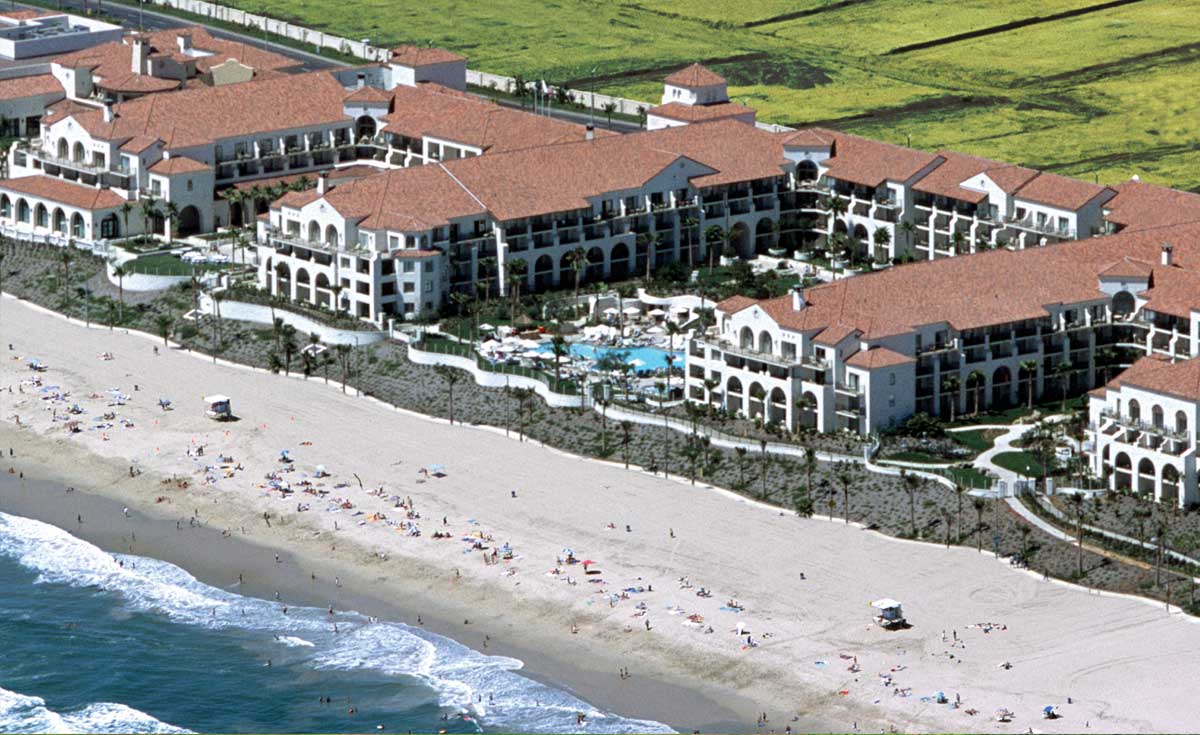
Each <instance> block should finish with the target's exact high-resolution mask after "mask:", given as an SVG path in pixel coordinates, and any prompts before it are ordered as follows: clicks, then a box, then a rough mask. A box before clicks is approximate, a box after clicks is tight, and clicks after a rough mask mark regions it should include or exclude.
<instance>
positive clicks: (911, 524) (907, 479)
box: [900, 470, 922, 538]
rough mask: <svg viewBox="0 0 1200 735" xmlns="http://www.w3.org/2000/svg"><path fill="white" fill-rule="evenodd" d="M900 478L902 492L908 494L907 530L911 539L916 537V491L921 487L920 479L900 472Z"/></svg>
mask: <svg viewBox="0 0 1200 735" xmlns="http://www.w3.org/2000/svg"><path fill="white" fill-rule="evenodd" d="M900 478H901V479H902V480H903V481H904V491H905V492H906V493H908V528H909V533H910V534H911V535H912V537H913V538H916V537H917V490H918V489H919V488H920V487H921V482H922V480H921V478H920V477H917V476H916V475H910V474H909V473H908V472H906V471H904V470H900Z"/></svg>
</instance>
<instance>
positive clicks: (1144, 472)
mask: <svg viewBox="0 0 1200 735" xmlns="http://www.w3.org/2000/svg"><path fill="white" fill-rule="evenodd" d="M1137 474H1138V482H1137V492H1138V495H1140V496H1142V497H1154V490H1155V487H1154V486H1155V485H1156V484H1158V473H1156V472H1155V471H1154V463H1153V462H1151V461H1150V458H1149V457H1143V458H1142V461H1141V462H1138V468H1137Z"/></svg>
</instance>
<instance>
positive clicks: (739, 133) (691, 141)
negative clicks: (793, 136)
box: [604, 120, 787, 188]
mask: <svg viewBox="0 0 1200 735" xmlns="http://www.w3.org/2000/svg"><path fill="white" fill-rule="evenodd" d="M614 141H619V142H617V143H615V144H619V145H628V144H631V143H634V144H637V145H642V146H645V147H647V148H653V149H657V150H665V151H670V152H672V153H674V154H676V155H680V156H686V157H688V158H690V159H692V160H693V161H699V162H700V163H702V164H704V165H705V166H708V167H709V168H712V169H715V171H714V173H712V174H708V175H705V176H697V177H695V178H693V179H692V184H694V185H695V186H697V187H700V188H704V187H709V186H721V185H724V184H736V183H741V182H745V181H751V180H754V179H765V178H770V177H773V176H782V175H783V173H784V166H785V164H786V163H787V159H786V158H785V157H784V155H783V141H782V139H781V138H780V137H779V136H778V135H776V134H774V133H769V132H767V131H765V130H760V129H758V128H755V127H751V126H749V125H746V124H744V123H740V122H737V121H736V120H715V121H713V122H711V123H705V124H704V125H679V126H676V127H670V128H662V129H659V130H653V131H648V132H642V133H630V134H627V135H624V136H620V137H619V138H618V139H606V140H605V141H604V144H605V145H613V144H614Z"/></svg>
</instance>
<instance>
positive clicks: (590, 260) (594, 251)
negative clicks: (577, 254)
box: [587, 247, 604, 283]
mask: <svg viewBox="0 0 1200 735" xmlns="http://www.w3.org/2000/svg"><path fill="white" fill-rule="evenodd" d="M587 280H588V281H589V282H591V283H596V282H597V281H602V280H604V251H603V250H601V249H600V248H596V247H592V248H588V251H587Z"/></svg>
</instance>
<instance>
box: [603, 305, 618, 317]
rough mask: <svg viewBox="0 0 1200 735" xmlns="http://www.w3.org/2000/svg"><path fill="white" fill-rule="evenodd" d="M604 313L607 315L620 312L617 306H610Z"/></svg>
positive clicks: (614, 314)
mask: <svg viewBox="0 0 1200 735" xmlns="http://www.w3.org/2000/svg"><path fill="white" fill-rule="evenodd" d="M604 313H605V314H608V315H609V316H616V315H617V314H620V313H621V312H620V311H618V310H617V307H615V306H610V307H608V308H607V309H605V310H604Z"/></svg>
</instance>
